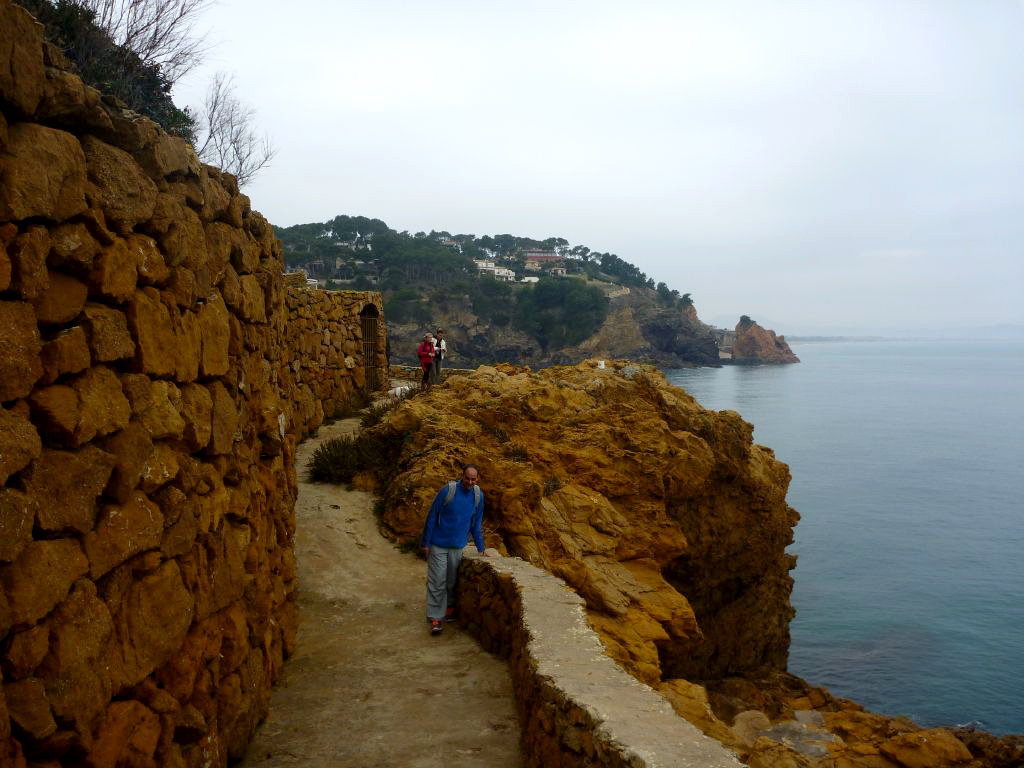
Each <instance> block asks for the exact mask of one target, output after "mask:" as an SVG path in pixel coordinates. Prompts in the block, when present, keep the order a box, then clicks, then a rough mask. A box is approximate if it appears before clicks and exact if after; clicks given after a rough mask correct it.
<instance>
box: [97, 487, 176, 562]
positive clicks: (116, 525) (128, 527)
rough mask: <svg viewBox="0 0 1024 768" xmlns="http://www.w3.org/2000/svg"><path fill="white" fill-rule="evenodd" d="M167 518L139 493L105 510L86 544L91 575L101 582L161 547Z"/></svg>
mask: <svg viewBox="0 0 1024 768" xmlns="http://www.w3.org/2000/svg"><path fill="white" fill-rule="evenodd" d="M163 531H164V516H163V515H162V514H161V512H160V509H159V508H158V507H157V506H156V505H155V504H153V502H151V501H150V500H149V499H147V498H146V497H145V495H143V494H141V493H135V494H133V495H132V496H131V498H129V499H128V501H127V502H126V503H124V504H120V505H111V506H108V507H105V508H104V509H103V511H102V512H101V513H100V519H99V522H98V523H97V525H96V529H95V530H94V531H90V532H89V533H87V534H86V535H85V539H84V540H83V544H84V546H85V554H86V555H87V556H88V558H89V572H90V575H91V576H92V578H93V579H98V578H100V576H102V575H103V574H105V573H107V571H109V570H110V569H111V568H113V567H114V566H116V565H120V564H121V563H123V562H124V561H125V560H127V559H128V558H129V557H131V556H132V555H136V554H138V553H139V552H144V551H146V550H147V549H156V548H157V547H159V546H160V539H161V537H162V536H163Z"/></svg>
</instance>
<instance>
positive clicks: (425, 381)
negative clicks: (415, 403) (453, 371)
mask: <svg viewBox="0 0 1024 768" xmlns="http://www.w3.org/2000/svg"><path fill="white" fill-rule="evenodd" d="M416 354H417V356H418V357H419V359H420V368H422V369H423V378H422V379H421V380H420V389H428V388H429V387H430V373H431V371H432V370H433V369H434V355H435V354H436V351H435V349H434V337H433V336H431V335H430V334H429V333H425V334H424V335H423V341H421V342H420V343H419V346H418V347H416Z"/></svg>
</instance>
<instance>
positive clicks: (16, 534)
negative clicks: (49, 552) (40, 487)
mask: <svg viewBox="0 0 1024 768" xmlns="http://www.w3.org/2000/svg"><path fill="white" fill-rule="evenodd" d="M35 519H36V502H35V499H33V498H32V497H31V496H27V495H25V494H24V493H22V492H21V491H17V490H15V489H14V488H0V562H11V561H13V560H17V559H18V555H20V554H21V552H22V550H24V549H25V547H26V546H27V545H28V543H29V542H30V541H32V523H33V521H34V520H35Z"/></svg>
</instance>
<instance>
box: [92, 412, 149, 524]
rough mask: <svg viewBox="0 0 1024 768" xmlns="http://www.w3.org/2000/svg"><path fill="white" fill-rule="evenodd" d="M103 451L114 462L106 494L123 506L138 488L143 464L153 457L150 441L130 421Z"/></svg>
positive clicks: (136, 425) (138, 425)
mask: <svg viewBox="0 0 1024 768" xmlns="http://www.w3.org/2000/svg"><path fill="white" fill-rule="evenodd" d="M103 447H104V449H106V450H107V451H108V452H109V453H110V454H111V455H112V456H114V457H115V461H116V463H115V464H114V471H113V472H112V473H111V475H110V482H109V483H108V484H107V487H106V493H107V495H108V496H111V497H113V498H114V499H117V501H118V502H119V503H121V504H125V503H127V501H128V500H129V499H130V498H131V495H132V491H134V490H135V489H136V488H137V487H138V485H139V481H140V480H141V479H142V473H143V471H144V470H145V468H146V462H148V461H149V457H150V456H152V455H153V440H152V439H151V438H150V436H149V432H148V431H147V430H146V428H145V427H144V426H142V423H141V422H140V421H137V420H133V421H132V422H131V423H130V424H129V425H128V426H127V427H125V428H124V429H122V430H121V431H120V432H118V433H117V434H116V435H114V436H112V437H111V438H109V439H108V440H107V441H106V442H105V443H104V444H103Z"/></svg>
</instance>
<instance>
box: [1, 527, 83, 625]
mask: <svg viewBox="0 0 1024 768" xmlns="http://www.w3.org/2000/svg"><path fill="white" fill-rule="evenodd" d="M88 571H89V561H88V560H87V559H86V557H85V555H84V554H83V553H82V548H81V547H80V546H79V545H78V542H77V541H75V540H74V539H53V540H50V541H33V542H32V543H31V544H29V545H28V546H26V547H25V548H24V549H23V550H22V552H21V554H20V555H19V556H18V559H17V560H15V561H14V562H13V563H11V564H10V565H8V566H5V567H3V568H0V584H2V585H3V588H4V592H5V593H6V595H7V601H8V603H9V604H10V609H11V617H12V620H13V622H14V623H15V624H32V623H35V622H37V621H39V619H41V618H43V616H45V615H46V614H48V613H49V612H50V611H51V610H53V608H54V606H56V605H57V603H59V602H60V601H61V600H63V599H64V598H65V596H66V595H67V594H68V590H69V589H70V588H71V585H72V584H74V582H75V580H76V579H78V578H79V577H80V576H84V575H85V574H86V573H87V572H88Z"/></svg>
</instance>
